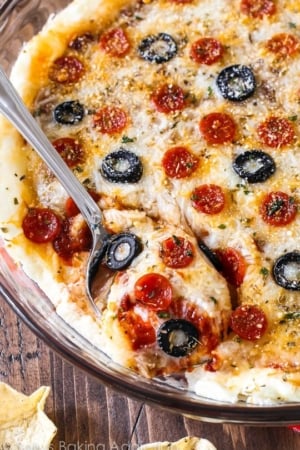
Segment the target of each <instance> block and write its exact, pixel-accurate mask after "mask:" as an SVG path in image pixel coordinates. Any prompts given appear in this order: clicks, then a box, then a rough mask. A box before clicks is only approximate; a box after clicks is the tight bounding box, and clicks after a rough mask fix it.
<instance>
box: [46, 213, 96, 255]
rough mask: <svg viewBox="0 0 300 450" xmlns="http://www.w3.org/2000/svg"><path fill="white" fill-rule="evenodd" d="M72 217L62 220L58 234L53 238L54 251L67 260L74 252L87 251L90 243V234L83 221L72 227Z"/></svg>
mask: <svg viewBox="0 0 300 450" xmlns="http://www.w3.org/2000/svg"><path fill="white" fill-rule="evenodd" d="M73 224H74V218H73V217H71V218H67V219H65V220H64V222H63V225H62V228H61V232H60V234H59V235H58V236H57V237H56V238H55V239H54V240H53V243H52V245H53V248H54V250H55V252H56V253H57V254H58V255H59V256H60V257H61V258H63V259H65V260H66V261H68V260H69V259H71V258H72V256H73V255H74V253H77V252H83V251H88V250H90V249H91V245H92V234H91V232H90V229H89V227H88V226H87V224H86V223H85V222H83V223H82V224H81V226H80V227H78V226H76V227H75V228H76V231H74V229H73V227H72V226H73Z"/></svg>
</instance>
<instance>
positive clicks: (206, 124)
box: [199, 112, 236, 144]
mask: <svg viewBox="0 0 300 450" xmlns="http://www.w3.org/2000/svg"><path fill="white" fill-rule="evenodd" d="M199 128H200V132H201V134H202V136H203V137H204V139H205V140H206V142H207V143H208V144H225V143H228V142H232V141H233V140H234V137H235V134H236V124H235V122H234V120H233V119H232V118H231V116H229V115H228V114H226V113H220V112H213V113H210V114H207V115H206V116H204V117H203V118H202V119H201V120H200V123H199Z"/></svg>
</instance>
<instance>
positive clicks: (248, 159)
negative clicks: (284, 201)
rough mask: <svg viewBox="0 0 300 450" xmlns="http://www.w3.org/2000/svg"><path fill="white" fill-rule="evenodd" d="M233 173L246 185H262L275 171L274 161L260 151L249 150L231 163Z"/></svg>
mask: <svg viewBox="0 0 300 450" xmlns="http://www.w3.org/2000/svg"><path fill="white" fill-rule="evenodd" d="M232 167H233V169H234V171H235V172H236V173H237V174H238V175H239V176H240V177H241V178H243V179H245V180H247V181H248V183H262V182H263V181H266V180H267V179H268V178H270V176H271V175H273V173H274V172H275V170H276V165H275V162H274V159H273V158H272V157H271V156H270V155H268V154H267V153H265V152H262V151H261V150H251V151H250V150H249V151H246V152H244V153H242V154H241V155H239V156H237V158H235V160H234V161H233V164H232Z"/></svg>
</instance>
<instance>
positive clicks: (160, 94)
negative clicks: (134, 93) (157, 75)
mask: <svg viewBox="0 0 300 450" xmlns="http://www.w3.org/2000/svg"><path fill="white" fill-rule="evenodd" d="M151 100H152V101H153V103H154V105H155V107H156V109H157V111H159V112H162V113H165V114H169V113H172V112H175V111H181V110H183V109H184V108H185V106H186V101H185V95H184V92H183V90H182V89H181V87H179V86H177V85H176V84H163V85H162V86H160V87H159V88H158V89H157V90H156V91H154V92H153V93H152V95H151Z"/></svg>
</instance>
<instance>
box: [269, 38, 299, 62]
mask: <svg viewBox="0 0 300 450" xmlns="http://www.w3.org/2000/svg"><path fill="white" fill-rule="evenodd" d="M266 48H267V49H268V50H269V51H270V52H271V53H275V55H277V56H280V57H281V58H285V57H287V56H292V55H294V54H295V53H296V52H297V51H298V50H299V41H298V39H297V38H296V37H295V36H294V35H293V34H289V33H279V34H275V36H273V37H272V38H271V39H269V40H268V41H267V43H266Z"/></svg>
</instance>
